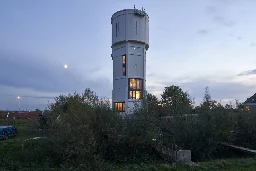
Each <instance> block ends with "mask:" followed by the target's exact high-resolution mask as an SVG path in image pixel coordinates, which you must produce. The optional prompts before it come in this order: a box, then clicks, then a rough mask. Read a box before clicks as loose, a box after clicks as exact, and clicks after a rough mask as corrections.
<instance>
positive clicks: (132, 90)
mask: <svg viewBox="0 0 256 171" xmlns="http://www.w3.org/2000/svg"><path fill="white" fill-rule="evenodd" d="M142 91H143V86H142V79H138V78H130V79H129V99H142Z"/></svg>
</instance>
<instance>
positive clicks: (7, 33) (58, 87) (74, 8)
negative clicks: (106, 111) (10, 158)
mask: <svg viewBox="0 0 256 171" xmlns="http://www.w3.org/2000/svg"><path fill="white" fill-rule="evenodd" d="M134 4H135V5H136V7H137V8H139V9H141V7H144V8H145V9H146V12H147V13H148V14H149V17H150V28H149V29H150V48H149V51H148V53H147V55H148V56H147V90H148V92H150V93H153V94H154V95H156V96H157V97H160V94H161V92H162V91H163V89H164V87H166V86H170V85H179V86H181V87H182V88H183V90H185V91H189V93H190V94H191V96H192V97H194V98H195V99H196V103H197V104H199V103H200V102H201V101H202V99H203V94H204V88H205V87H206V86H209V87H210V92H211V95H212V98H213V99H215V100H217V101H221V102H222V103H223V104H224V103H229V102H230V101H231V100H233V102H234V99H239V100H240V101H241V102H243V101H244V100H245V99H246V98H247V97H250V96H251V95H253V94H254V93H256V22H255V18H256V10H255V7H256V1H255V0H158V1H153V0H129V1H127V0H118V1H117V0H107V1H105V0H94V1H87V0H42V1H34V0H22V1H21V0H7V1H0V97H1V98H0V109H17V108H18V100H17V96H20V97H21V99H20V107H21V109H22V110H23V109H29V110H32V109H35V108H39V109H44V107H45V106H46V105H47V104H48V102H49V103H51V102H53V98H54V97H56V96H58V95H59V94H67V93H73V92H75V91H77V92H82V91H83V90H84V89H85V88H91V89H92V90H94V91H96V92H97V94H98V95H99V96H100V97H106V98H111V92H112V60H111V57H110V54H111V33H112V32H111V23H110V19H111V16H112V14H113V13H115V12H116V11H118V10H121V9H125V8H133V5H134ZM64 64H68V68H67V69H64V67H63V65H64Z"/></svg>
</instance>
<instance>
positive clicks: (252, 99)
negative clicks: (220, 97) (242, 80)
mask: <svg viewBox="0 0 256 171" xmlns="http://www.w3.org/2000/svg"><path fill="white" fill-rule="evenodd" d="M244 103H256V93H255V94H254V95H253V96H251V97H250V98H248V99H247V100H246V101H245V102H244Z"/></svg>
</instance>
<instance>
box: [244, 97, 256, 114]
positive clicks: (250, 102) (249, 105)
mask: <svg viewBox="0 0 256 171" xmlns="http://www.w3.org/2000/svg"><path fill="white" fill-rule="evenodd" d="M243 105H244V109H245V110H246V111H253V112H256V93H255V94H254V95H253V96H252V97H250V98H248V99H247V100H246V101H245V102H244V104H243Z"/></svg>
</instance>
